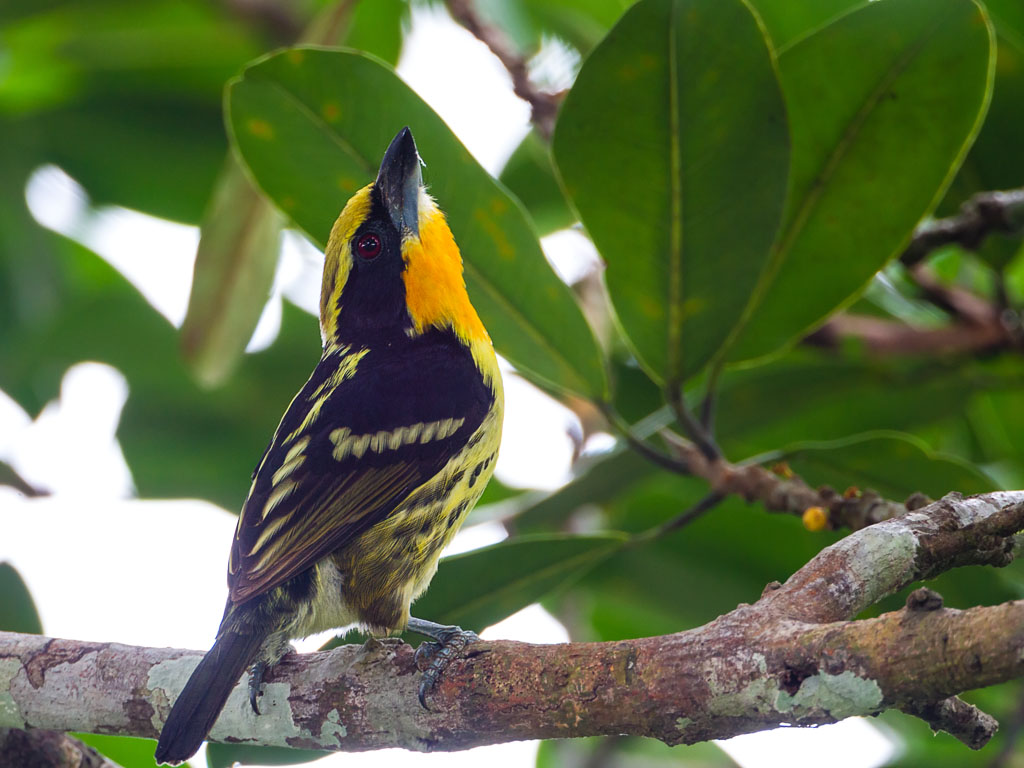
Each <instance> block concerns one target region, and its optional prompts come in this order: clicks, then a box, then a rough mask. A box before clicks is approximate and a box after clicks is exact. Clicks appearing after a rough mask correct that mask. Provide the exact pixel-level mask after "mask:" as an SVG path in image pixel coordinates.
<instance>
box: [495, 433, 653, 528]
mask: <svg viewBox="0 0 1024 768" xmlns="http://www.w3.org/2000/svg"><path fill="white" fill-rule="evenodd" d="M581 463H583V462H581ZM658 473H664V470H662V469H659V468H658V467H656V466H654V464H652V463H651V462H650V461H648V460H647V459H645V458H643V457H642V456H641V455H640V454H638V453H637V452H636V451H633V450H630V449H628V448H624V447H620V448H618V449H615V450H613V451H610V452H609V453H607V454H603V455H600V456H595V457H593V458H592V459H590V461H589V462H588V465H587V466H586V468H585V469H583V470H582V472H581V473H580V474H579V475H577V476H576V477H575V478H573V479H572V480H571V481H570V482H568V483H566V484H565V485H563V486H562V487H561V488H559V489H558V490H556V491H552V492H551V493H549V494H546V495H540V496H538V497H535V498H534V500H532V501H530V502H528V503H526V504H525V505H524V508H523V509H522V510H521V511H520V512H519V514H518V515H516V518H515V525H516V528H517V530H521V531H526V532H535V531H536V532H539V531H548V532H549V531H557V530H565V525H566V522H567V521H568V519H569V517H570V516H571V515H572V514H573V513H574V512H576V511H577V510H579V509H580V508H581V507H584V506H587V505H599V504H603V503H605V502H607V501H609V500H610V499H615V498H617V497H619V496H622V495H624V494H627V493H628V492H629V489H630V488H631V487H632V486H633V485H634V484H636V483H639V482H641V481H642V480H644V479H645V478H647V477H649V476H651V475H654V474H658Z"/></svg>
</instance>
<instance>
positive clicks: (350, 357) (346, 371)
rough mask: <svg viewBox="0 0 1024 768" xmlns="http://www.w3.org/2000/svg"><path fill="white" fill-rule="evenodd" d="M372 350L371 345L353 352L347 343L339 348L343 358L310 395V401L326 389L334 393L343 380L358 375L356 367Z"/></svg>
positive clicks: (327, 391) (328, 392)
mask: <svg viewBox="0 0 1024 768" xmlns="http://www.w3.org/2000/svg"><path fill="white" fill-rule="evenodd" d="M369 351H370V349H369V347H364V348H363V349H360V350H359V351H358V352H352V351H351V348H350V347H349V346H348V345H347V344H346V345H345V346H343V347H341V349H339V350H338V354H340V355H341V360H339V361H338V367H337V368H335V369H334V372H333V373H332V374H331V375H330V376H328V377H327V378H326V379H324V381H323V383H322V384H321V385H320V386H319V387H317V388H316V389H315V390H314V391H313V394H311V395H310V396H309V401H310V402H312V401H313V400H316V399H317V398H318V397H319V396H320V395H321V394H323V393H324V392H325V391H326V393H327V394H330V393H332V392H333V391H334V390H335V389H337V388H338V385H339V384H341V382H343V381H347V380H348V379H351V378H352V377H353V376H355V375H356V368H357V367H358V365H359V361H360V360H362V359H363V358H364V357H366V355H367V353H368V352H369Z"/></svg>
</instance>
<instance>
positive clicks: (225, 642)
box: [154, 632, 263, 763]
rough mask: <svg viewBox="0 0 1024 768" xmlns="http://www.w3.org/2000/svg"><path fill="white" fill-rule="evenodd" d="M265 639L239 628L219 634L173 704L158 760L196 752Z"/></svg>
mask: <svg viewBox="0 0 1024 768" xmlns="http://www.w3.org/2000/svg"><path fill="white" fill-rule="evenodd" d="M262 642H263V638H262V637H261V636H260V635H258V634H255V635H250V634H246V635H241V634H238V633H237V632H225V633H223V634H222V635H221V636H220V637H218V638H217V642H215V643H214V644H213V648H211V649H210V650H209V651H208V652H207V654H206V656H204V657H203V660H202V661H200V662H199V666H198V667H196V671H195V672H193V673H192V677H190V678H189V679H188V682H187V683H185V688H184V689H183V690H182V692H181V695H180V696H179V697H178V699H177V701H175V702H174V706H173V707H171V714H170V715H168V716H167V722H166V723H164V729H163V731H161V732H160V741H159V743H158V744H157V745H156V754H155V755H154V757H155V758H156V761H157V762H158V763H180V762H182V761H183V760H187V759H188V758H190V757H192V755H194V754H195V753H196V751H197V750H198V749H199V745H200V744H202V743H203V739H205V738H206V736H207V734H208V733H209V732H210V729H211V728H213V724H214V722H215V721H216V720H217V715H219V714H220V711H221V710H222V709H223V708H224V702H226V701H227V700H228V696H229V695H230V694H231V689H232V688H234V687H235V683H237V682H238V679H239V678H240V677H241V676H242V671H243V670H244V669H245V668H246V667H247V666H249V664H251V663H252V662H253V661H254V660H255V657H256V653H257V651H258V650H259V648H260V644H261V643H262Z"/></svg>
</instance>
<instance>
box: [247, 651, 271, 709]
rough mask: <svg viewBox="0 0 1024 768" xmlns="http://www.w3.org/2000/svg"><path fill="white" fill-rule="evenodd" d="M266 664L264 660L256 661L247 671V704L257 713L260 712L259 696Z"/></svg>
mask: <svg viewBox="0 0 1024 768" xmlns="http://www.w3.org/2000/svg"><path fill="white" fill-rule="evenodd" d="M268 666H270V665H269V664H267V662H265V661H257V662H256V663H255V664H253V665H252V669H251V670H250V672H249V706H251V707H252V711H253V712H255V713H256V714H257V715H258V714H260V704H259V698H260V696H262V695H263V675H264V674H265V673H266V671H267V667H268Z"/></svg>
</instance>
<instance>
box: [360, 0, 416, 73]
mask: <svg viewBox="0 0 1024 768" xmlns="http://www.w3.org/2000/svg"><path fill="white" fill-rule="evenodd" d="M408 13H409V5H408V3H406V2H403V0H360V2H358V3H357V4H356V7H355V11H354V12H353V14H352V24H351V27H350V29H349V31H348V33H347V35H346V36H345V38H344V44H345V45H347V46H348V47H350V48H356V49H358V50H360V51H368V52H369V53H372V54H373V55H374V56H377V57H378V58H380V59H382V60H384V61H386V62H387V63H388V64H391V65H395V64H397V63H398V54H399V53H401V50H402V22H403V20H405V18H406V17H407V15H408Z"/></svg>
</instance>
